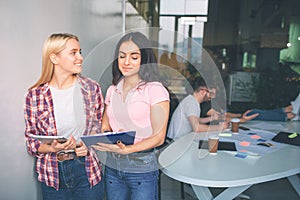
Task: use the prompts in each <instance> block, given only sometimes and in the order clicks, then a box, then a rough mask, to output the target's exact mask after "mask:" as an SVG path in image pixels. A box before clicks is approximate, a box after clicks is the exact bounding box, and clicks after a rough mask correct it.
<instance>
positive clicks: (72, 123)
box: [50, 82, 85, 141]
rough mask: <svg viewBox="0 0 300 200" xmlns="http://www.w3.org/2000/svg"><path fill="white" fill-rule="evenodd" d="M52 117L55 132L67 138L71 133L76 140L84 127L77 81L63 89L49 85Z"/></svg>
mask: <svg viewBox="0 0 300 200" xmlns="http://www.w3.org/2000/svg"><path fill="white" fill-rule="evenodd" d="M50 90H51V94H52V99H53V107H54V118H55V121H56V128H57V134H58V135H61V136H65V137H66V138H69V137H70V136H71V135H73V136H74V138H75V139H76V140H77V141H80V136H81V135H82V134H83V132H84V128H85V114H84V105H83V97H82V94H81V92H80V88H79V85H78V83H77V82H76V83H75V84H74V85H73V86H72V87H70V88H68V89H64V90H59V89H56V88H54V87H52V86H50Z"/></svg>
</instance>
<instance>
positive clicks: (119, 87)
mask: <svg viewBox="0 0 300 200" xmlns="http://www.w3.org/2000/svg"><path fill="white" fill-rule="evenodd" d="M123 85H124V78H122V79H121V80H120V81H119V83H118V84H117V85H116V92H118V93H119V94H122V92H123ZM145 85H146V84H144V83H142V81H141V82H140V83H139V84H138V85H137V86H136V87H135V88H133V89H132V90H138V91H140V90H143V89H144V88H145Z"/></svg>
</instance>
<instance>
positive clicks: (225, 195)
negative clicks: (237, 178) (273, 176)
mask: <svg viewBox="0 0 300 200" xmlns="http://www.w3.org/2000/svg"><path fill="white" fill-rule="evenodd" d="M251 186H252V185H243V186H237V187H229V188H227V189H226V190H224V191H223V192H221V193H220V194H219V195H218V196H216V197H215V198H214V200H224V199H234V198H235V197H237V196H238V195H239V194H241V193H242V192H244V191H245V190H247V189H248V188H249V187H251Z"/></svg>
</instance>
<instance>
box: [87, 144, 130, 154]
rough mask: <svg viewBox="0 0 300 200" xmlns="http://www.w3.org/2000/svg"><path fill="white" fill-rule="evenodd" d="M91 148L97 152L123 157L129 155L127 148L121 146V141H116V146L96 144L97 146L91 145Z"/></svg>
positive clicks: (123, 145)
mask: <svg viewBox="0 0 300 200" xmlns="http://www.w3.org/2000/svg"><path fill="white" fill-rule="evenodd" d="M92 147H93V148H94V149H96V150H99V151H108V152H114V153H118V154H123V155H126V154H129V153H130V152H129V148H128V146H126V145H125V144H123V143H122V142H121V141H118V142H117V144H106V143H100V142H98V143H97V145H92Z"/></svg>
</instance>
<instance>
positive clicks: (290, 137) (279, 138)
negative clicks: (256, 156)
mask: <svg viewBox="0 0 300 200" xmlns="http://www.w3.org/2000/svg"><path fill="white" fill-rule="evenodd" d="M272 140H273V141H275V142H280V143H285V144H291V145H295V146H300V134H298V133H290V132H284V131H280V132H279V133H277V135H275V136H274V137H273V138H272Z"/></svg>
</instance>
